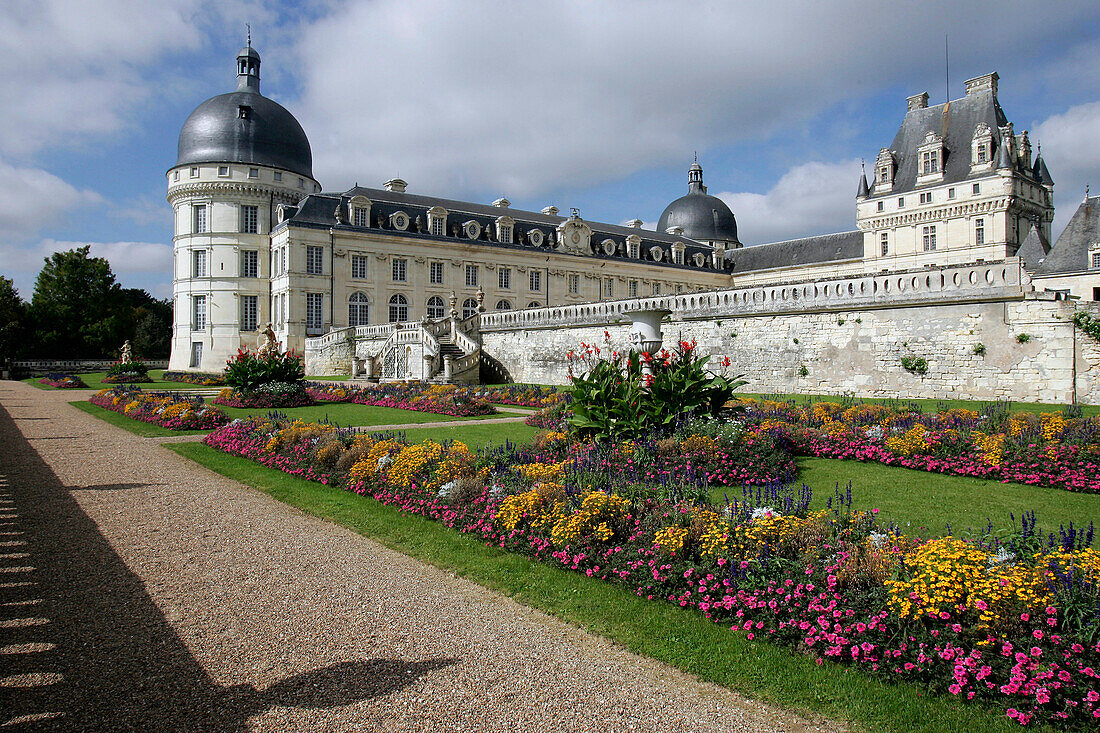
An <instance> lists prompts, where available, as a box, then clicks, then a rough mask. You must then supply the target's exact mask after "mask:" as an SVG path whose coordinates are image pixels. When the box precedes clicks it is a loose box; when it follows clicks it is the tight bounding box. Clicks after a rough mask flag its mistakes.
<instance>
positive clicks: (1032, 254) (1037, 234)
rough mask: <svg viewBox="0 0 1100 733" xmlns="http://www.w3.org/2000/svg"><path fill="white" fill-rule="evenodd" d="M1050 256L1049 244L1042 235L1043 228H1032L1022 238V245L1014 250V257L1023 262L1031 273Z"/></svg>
mask: <svg viewBox="0 0 1100 733" xmlns="http://www.w3.org/2000/svg"><path fill="white" fill-rule="evenodd" d="M1048 254H1050V242H1048V241H1047V238H1046V236H1045V235H1044V234H1043V228H1042V227H1037V226H1033V227H1031V231H1029V232H1028V233H1027V236H1026V237H1024V241H1023V244H1021V245H1020V248H1019V249H1018V250H1016V256H1017V257H1019V258H1020V259H1021V260H1023V261H1024V267H1026V268H1027V269H1028V270H1030V271H1031V272H1035V269H1036V268H1037V267H1039V265H1041V264H1042V262H1043V260H1045V259H1046V256H1047V255H1048Z"/></svg>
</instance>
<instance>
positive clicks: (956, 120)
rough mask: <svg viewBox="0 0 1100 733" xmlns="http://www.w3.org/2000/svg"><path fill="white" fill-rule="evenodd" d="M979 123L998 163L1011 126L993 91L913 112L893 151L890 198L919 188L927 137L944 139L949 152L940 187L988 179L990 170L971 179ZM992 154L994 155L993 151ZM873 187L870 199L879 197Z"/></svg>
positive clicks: (1029, 174)
mask: <svg viewBox="0 0 1100 733" xmlns="http://www.w3.org/2000/svg"><path fill="white" fill-rule="evenodd" d="M979 123H984V124H985V125H986V126H988V127H989V130H990V133H991V134H992V138H993V145H994V148H995V151H996V152H995V153H994V155H993V156H991V158H992V159H993V160H997V159H998V158H997V157H996V156H998V155H999V154H1000V150H1001V148H1002V147H1003V146H1002V145H1001V128H1002V127H1004V126H1006V125H1007V124H1008V118H1006V117H1005V113H1004V110H1002V109H1001V105H1000V103H999V102H998V101H997V96H996V93H995V91H994V88H993V87H985V88H980V89H975V90H973V91H971V92H970V93H968V94H967V95H966V96H965V97H963V98H962V99H955V100H952V101H950V102H946V103H944V104H937V105H934V106H932V107H916V108H915V109H910V110H909V111H908V112H906V114H905V119H904V120H902V123H901V127H900V128H899V129H898V133H897V135H896V136H894V142H893V143H892V144H891V145H890V151H891V152H892V153H893V157H894V165H895V171H894V183H893V186H892V187H891V188H890V190H889V191H888V192H887V193H888V194H889V195H891V196H895V195H897V194H898V193H899V192H905V191H912V190H914V189H915V188H916V184H917V168H918V166H919V164H920V154H919V152H918V148H920V147H921V146H922V145H924V142H925V139H926V137H927V135H928V133H930V132H931V133H934V134H935V135H938V136H940V137H941V138H942V139H943V146H944V149H945V151H946V154H945V155H944V160H943V179H942V180H940V181H937V185H943V184H951V183H959V182H962V181H966V180H967V179H969V178H972V177H973V178H978V177H985V176H988V175H989V174H990V172H989V171H988V170H985V171H981V172H978V173H975V174H973V175H971V143H972V142H973V140H974V130H975V128H977V126H978V125H979ZM991 152H992V151H991ZM1015 168H1016V170H1018V171H1019V172H1020V173H1021V174H1023V175H1026V176H1027V177H1029V178H1035V173H1033V172H1032V171H1031V170H1030V169H1027V168H1023V167H1021V166H1020V162H1019V161H1017V162H1016V163H1015ZM876 188H877V186H875V185H872V187H871V196H875V195H880V194H879V193H878V192H877V191H876V190H875V189H876Z"/></svg>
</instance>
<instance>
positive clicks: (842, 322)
mask: <svg viewBox="0 0 1100 733" xmlns="http://www.w3.org/2000/svg"><path fill="white" fill-rule="evenodd" d="M836 325H838V326H843V325H844V319H843V318H838V319H836Z"/></svg>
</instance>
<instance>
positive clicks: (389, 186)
mask: <svg viewBox="0 0 1100 733" xmlns="http://www.w3.org/2000/svg"><path fill="white" fill-rule="evenodd" d="M408 185H409V184H408V183H406V182H405V181H402V180H401V179H400V178H391V179H390V180H388V181H386V182H385V183H383V184H382V187H383V188H385V189H386V190H387V191H393V192H394V193H405V186H408Z"/></svg>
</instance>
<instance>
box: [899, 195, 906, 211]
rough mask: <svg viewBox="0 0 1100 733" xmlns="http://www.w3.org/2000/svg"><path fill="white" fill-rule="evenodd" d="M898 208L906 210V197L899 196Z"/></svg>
mask: <svg viewBox="0 0 1100 733" xmlns="http://www.w3.org/2000/svg"><path fill="white" fill-rule="evenodd" d="M898 208H899V209H904V208H905V197H904V196H899V197H898Z"/></svg>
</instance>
